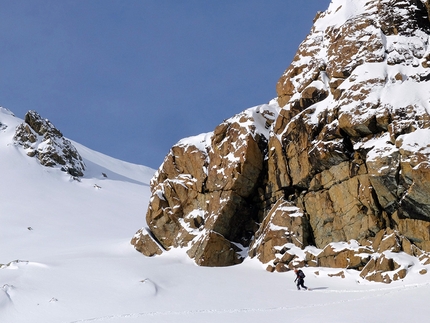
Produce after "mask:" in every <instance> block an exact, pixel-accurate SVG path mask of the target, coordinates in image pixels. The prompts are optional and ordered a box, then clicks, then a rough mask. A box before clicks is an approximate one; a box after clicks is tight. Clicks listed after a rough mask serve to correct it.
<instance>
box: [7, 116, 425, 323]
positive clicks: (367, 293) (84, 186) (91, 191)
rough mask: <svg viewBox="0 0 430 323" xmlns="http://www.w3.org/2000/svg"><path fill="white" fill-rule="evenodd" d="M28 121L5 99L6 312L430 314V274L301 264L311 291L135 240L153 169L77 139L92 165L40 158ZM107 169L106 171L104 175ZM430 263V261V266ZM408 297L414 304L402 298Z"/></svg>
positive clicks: (143, 316)
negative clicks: (29, 150)
mask: <svg viewBox="0 0 430 323" xmlns="http://www.w3.org/2000/svg"><path fill="white" fill-rule="evenodd" d="M21 122H22V120H21V119H18V118H16V117H14V116H13V115H12V114H11V113H10V112H9V111H7V110H5V109H2V110H1V111H0V123H1V126H0V127H1V130H0V156H1V158H0V178H1V185H0V263H2V264H3V265H2V266H1V267H0V321H1V322H7V323H24V322H25V323H71V322H76V323H77V322H109V323H134V322H143V321H149V322H154V323H156V322H163V323H166V322H167V323H168V322H182V321H187V322H206V323H207V322H220V321H225V322H235V323H241V322H247V323H252V322H261V321H279V320H284V319H285V318H286V317H288V318H289V320H292V321H295V322H313V321H315V320H316V319H319V318H321V316H323V317H324V318H325V319H326V322H345V320H347V321H348V322H361V321H362V318H363V313H365V317H366V321H368V322H379V321H381V320H393V321H397V322H399V321H402V320H409V319H410V318H411V317H413V318H414V319H415V320H417V321H418V322H420V321H424V320H426V318H427V314H426V311H425V310H424V309H425V308H426V306H427V295H428V293H429V292H430V280H429V278H428V276H427V275H424V276H422V275H419V274H418V273H416V274H410V275H408V277H407V279H406V280H404V281H399V282H395V283H393V284H392V285H390V286H389V287H387V286H385V285H384V286H382V285H381V284H375V283H369V282H366V281H364V280H362V279H360V278H359V277H358V275H357V274H356V273H355V272H353V271H346V270H345V271H344V275H346V277H345V278H344V279H342V278H340V277H334V278H330V277H329V276H328V275H332V274H336V273H338V272H339V271H340V270H338V269H321V268H313V269H305V273H306V275H307V277H306V284H307V285H308V286H309V287H312V288H313V291H311V292H298V291H297V290H296V289H295V285H294V282H293V280H294V277H293V274H292V273H291V272H289V273H283V274H280V273H278V274H270V273H268V272H266V271H264V270H261V264H260V263H259V262H257V261H255V260H249V261H246V262H245V263H244V264H242V265H241V266H234V267H228V268H202V267H198V266H196V265H195V264H194V263H193V262H192V261H191V260H190V259H189V258H188V257H186V256H185V255H183V253H178V252H175V251H172V252H170V253H165V254H163V255H161V256H160V257H157V258H147V257H144V256H142V255H141V254H140V253H138V252H136V251H135V250H134V248H133V247H132V245H131V244H130V236H132V234H133V232H134V230H135V228H136V226H138V225H139V224H141V223H142V219H143V218H144V212H145V210H146V207H147V204H148V199H149V196H150V192H149V186H148V184H149V180H150V177H151V176H152V175H153V173H154V170H152V169H149V168H146V167H144V166H140V165H133V164H130V163H126V162H122V161H120V160H116V159H113V158H111V157H108V156H106V155H103V154H100V153H97V152H95V151H92V150H91V149H88V148H86V147H84V146H82V145H79V144H78V143H76V142H73V144H74V146H75V147H76V148H77V149H78V151H79V153H80V154H81V156H82V158H83V160H84V162H85V165H86V171H85V175H84V177H82V178H81V179H80V181H77V180H75V179H73V177H72V176H70V175H69V174H67V173H65V172H62V171H61V170H60V169H57V168H49V167H44V166H42V165H41V164H40V163H39V162H38V161H37V160H36V159H35V158H30V157H29V156H27V155H26V154H25V152H24V150H23V149H22V147H20V146H19V145H14V144H13V140H12V138H13V134H14V130H15V127H16V126H18V125H19V124H20V123H21ZM103 173H104V174H105V175H106V176H107V177H105V176H104V175H103ZM429 269H430V268H429ZM399 297H402V298H404V299H413V300H414V301H413V302H410V303H409V304H408V305H407V310H406V311H405V310H403V309H401V307H399V306H398V299H399Z"/></svg>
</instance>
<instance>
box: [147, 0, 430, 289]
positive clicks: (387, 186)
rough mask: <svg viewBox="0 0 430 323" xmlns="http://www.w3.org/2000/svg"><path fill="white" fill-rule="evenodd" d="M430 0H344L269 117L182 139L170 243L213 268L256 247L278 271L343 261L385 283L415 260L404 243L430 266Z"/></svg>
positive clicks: (165, 230) (157, 225)
mask: <svg viewBox="0 0 430 323" xmlns="http://www.w3.org/2000/svg"><path fill="white" fill-rule="evenodd" d="M429 7H430V5H429V1H421V0H402V1H392V0H370V1H369V0H357V1H347V0H333V1H332V3H331V4H330V6H329V8H328V10H327V11H325V12H324V13H319V14H318V15H317V16H316V18H315V21H314V26H313V27H312V30H311V32H310V34H309V35H308V36H307V37H306V39H305V40H304V41H303V42H302V44H301V45H300V47H299V49H298V51H297V53H296V56H295V57H294V59H293V62H292V63H291V65H290V66H289V67H288V68H287V70H286V71H285V72H284V74H283V75H282V76H281V78H280V79H279V81H278V83H277V86H276V89H277V93H278V97H277V99H276V100H274V101H272V102H271V103H270V104H269V105H265V106H260V107H258V108H257V109H258V111H259V114H258V118H256V117H255V116H256V115H257V111H256V110H255V108H254V109H250V110H247V111H246V112H244V113H242V114H239V115H238V116H236V117H234V118H232V119H229V120H228V121H226V122H224V123H222V124H221V125H220V126H219V127H217V129H215V131H214V132H213V133H211V134H207V135H206V136H200V137H198V138H196V139H194V140H184V141H181V142H180V143H178V144H177V145H175V146H174V147H173V148H172V150H171V153H170V154H169V155H168V156H167V157H166V160H165V161H164V163H163V165H162V166H161V167H160V169H159V171H158V173H157V175H156V176H155V177H154V180H153V182H152V192H153V194H152V198H151V202H150V206H149V209H148V213H147V223H148V226H149V229H150V230H151V232H152V233H153V234H154V236H155V237H156V239H157V240H159V241H160V243H161V245H162V246H163V248H165V249H166V250H168V249H169V248H171V247H186V248H188V249H187V250H189V251H188V254H189V255H190V257H192V258H194V259H195V261H196V262H197V263H198V264H202V265H205V264H206V265H208V264H209V265H211V266H216V265H228V264H235V263H238V262H240V260H241V259H243V257H244V251H246V250H248V256H250V257H256V258H257V259H259V260H260V261H261V262H263V263H265V264H267V266H268V267H267V268H268V270H277V271H284V270H288V269H290V268H292V266H302V265H308V266H329V267H341V268H348V269H357V270H362V277H363V278H365V279H369V280H376V281H384V282H389V281H392V280H396V279H402V278H403V277H404V275H406V273H407V271H408V266H406V267H405V265H404V264H401V263H398V259H397V258H396V256H395V254H398V253H405V254H408V255H409V256H410V257H413V258H417V259H419V258H420V257H421V259H419V261H417V262H414V264H415V265H420V264H421V265H422V264H424V263H425V262H426V261H427V259H428V258H429V252H430V198H429V196H430V162H429V160H430V155H429V154H430V150H429V147H430V114H429V111H430V90H429V89H430V83H429V82H430V47H429V40H430V39H429V35H430V20H429ZM268 116H269V117H268ZM261 129H263V130H264V131H262V130H261ZM213 233H215V234H213ZM211 240H213V241H214V242H213V243H214V244H215V243H216V244H217V247H216V248H214V247H213V245H212V246H211V247H210V249H209V247H207V246H209V245H211V243H209V241H211ZM215 241H216V242H215ZM199 248H200V249H204V250H205V251H202V250H200V252H198V251H196V249H199ZM210 250H213V252H212V251H210ZM202 255H204V256H202ZM201 257H202V258H201ZM203 258H204V259H205V260H204V261H201V259H203ZM227 259H228V260H227Z"/></svg>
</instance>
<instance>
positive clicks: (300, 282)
mask: <svg viewBox="0 0 430 323" xmlns="http://www.w3.org/2000/svg"><path fill="white" fill-rule="evenodd" d="M294 273H295V274H296V279H295V280H294V282H296V281H297V289H298V290H300V287H302V288H304V289H306V290H308V288H307V287H306V286H305V285H304V283H305V277H306V276H305V273H304V272H303V271H302V270H301V269H297V268H296V269H294Z"/></svg>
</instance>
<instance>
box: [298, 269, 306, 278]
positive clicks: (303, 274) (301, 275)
mask: <svg viewBox="0 0 430 323" xmlns="http://www.w3.org/2000/svg"><path fill="white" fill-rule="evenodd" d="M297 274H298V275H299V277H300V278H305V277H306V276H305V273H304V272H303V271H301V270H299V272H298V273H297Z"/></svg>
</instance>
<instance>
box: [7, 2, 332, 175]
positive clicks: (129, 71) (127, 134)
mask: <svg viewBox="0 0 430 323" xmlns="http://www.w3.org/2000/svg"><path fill="white" fill-rule="evenodd" d="M329 3H330V1H329V0H306V1H293V0H265V1H262V0H259V1H254V0H247V1H245V0H216V1H215V0H213V1H202V0H182V1H181V0H126V1H124V0H121V1H120V0H62V1H58V0H14V1H7V0H0V28H1V33H0V42H1V46H0V57H1V62H0V106H3V107H5V108H8V109H10V110H11V111H12V112H14V113H15V115H16V116H18V117H20V118H23V117H24V115H25V113H26V112H27V111H28V110H36V111H37V112H39V114H40V115H41V116H42V117H44V118H47V119H49V120H50V121H51V122H52V123H53V124H54V125H55V126H56V127H57V128H58V129H59V130H61V131H62V132H63V134H64V135H65V136H66V137H68V138H70V139H72V140H75V141H78V142H79V143H81V144H83V145H85V146H87V147H89V148H91V149H94V150H96V151H99V152H102V153H104V154H107V155H109V156H112V157H115V158H119V159H122V160H125V161H129V162H132V163H136V164H141V165H146V166H149V167H152V168H158V166H159V165H160V164H161V163H162V161H163V159H164V157H165V155H166V154H167V153H168V151H169V149H170V147H171V146H172V145H174V144H175V143H176V142H177V141H179V140H180V139H182V138H184V137H189V136H192V135H197V134H200V133H202V132H209V131H212V130H213V129H214V128H215V127H216V126H217V125H218V124H220V123H221V122H222V121H223V120H224V119H227V118H229V117H231V116H233V115H235V114H236V113H239V112H240V111H242V110H244V109H246V108H249V107H252V106H255V105H258V104H262V103H266V102H268V101H269V100H270V99H272V98H274V97H275V96H276V82H277V80H278V78H279V77H280V76H281V75H282V73H283V71H284V70H285V69H286V68H287V67H288V65H289V64H290V62H291V60H292V58H293V56H294V54H295V52H296V50H297V47H298V45H299V44H300V42H301V41H302V40H303V39H304V37H305V36H306V35H307V34H308V33H309V31H310V28H311V26H312V20H313V18H314V17H315V14H316V13H317V11H323V10H325V9H327V8H328V5H329Z"/></svg>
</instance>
